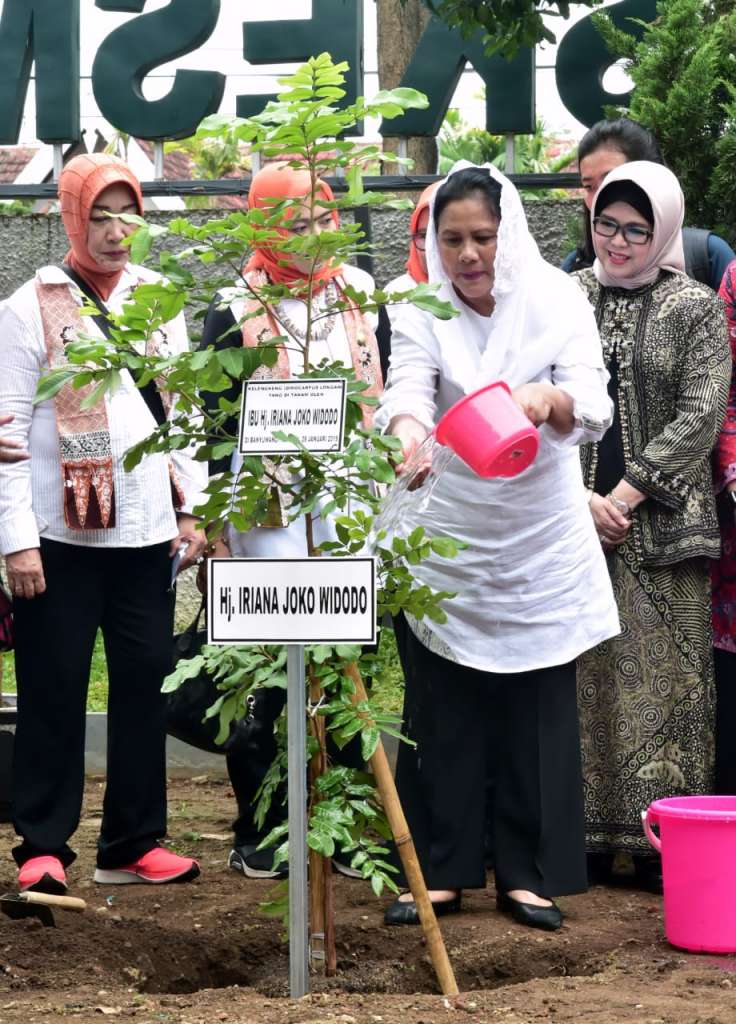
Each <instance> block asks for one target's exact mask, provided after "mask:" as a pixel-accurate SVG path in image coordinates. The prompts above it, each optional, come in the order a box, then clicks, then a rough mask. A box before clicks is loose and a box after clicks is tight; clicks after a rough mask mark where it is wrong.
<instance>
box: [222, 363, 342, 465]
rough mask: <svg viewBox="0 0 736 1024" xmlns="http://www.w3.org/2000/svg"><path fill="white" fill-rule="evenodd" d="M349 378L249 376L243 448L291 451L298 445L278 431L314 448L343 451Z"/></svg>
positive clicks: (250, 452)
mask: <svg viewBox="0 0 736 1024" xmlns="http://www.w3.org/2000/svg"><path fill="white" fill-rule="evenodd" d="M346 396H347V381H346V380H344V379H343V378H340V377H329V378H320V379H318V380H317V379H315V380H251V381H247V382H246V383H245V384H244V385H243V405H242V408H241V413H240V444H239V446H238V447H239V451H240V452H241V453H242V454H243V455H290V454H291V453H292V452H294V451H297V450H298V449H297V448H296V446H295V445H293V444H287V443H285V442H284V441H279V440H278V439H277V438H275V437H274V436H273V434H274V431H275V430H280V431H282V432H283V433H285V434H294V436H295V437H298V438H299V441H300V443H301V444H302V445H304V447H305V448H306V449H307V450H308V451H310V452H339V451H341V450H342V441H343V429H344V425H345V401H346Z"/></svg>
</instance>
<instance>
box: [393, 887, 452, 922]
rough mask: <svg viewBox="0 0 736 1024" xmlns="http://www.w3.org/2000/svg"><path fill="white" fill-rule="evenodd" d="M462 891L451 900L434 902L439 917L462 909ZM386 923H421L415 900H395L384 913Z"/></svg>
mask: <svg viewBox="0 0 736 1024" xmlns="http://www.w3.org/2000/svg"><path fill="white" fill-rule="evenodd" d="M460 897H461V893H458V894H457V896H453V897H452V899H451V900H437V901H436V902H434V901H433V902H432V906H433V907H434V912H435V915H436V916H437V917H444V915H445V914H457V912H458V911H459V910H460ZM383 923H384V924H419V913H418V912H417V905H416V903H415V902H414V900H394V902H393V903H392V904H391V906H390V907H389V908H388V910H387V911H386V913H385V914H384V915H383Z"/></svg>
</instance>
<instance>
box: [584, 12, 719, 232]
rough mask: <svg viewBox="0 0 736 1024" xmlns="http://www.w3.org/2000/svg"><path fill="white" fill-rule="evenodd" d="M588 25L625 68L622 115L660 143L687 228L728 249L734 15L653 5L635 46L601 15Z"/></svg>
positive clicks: (615, 110)
mask: <svg viewBox="0 0 736 1024" xmlns="http://www.w3.org/2000/svg"><path fill="white" fill-rule="evenodd" d="M595 23H596V26H597V27H598V30H599V31H600V33H601V35H602V36H603V38H604V40H605V41H606V43H607V45H608V48H609V49H610V50H611V52H612V53H615V54H616V55H617V56H620V55H623V56H624V57H625V58H626V60H627V62H628V67H627V70H628V73H629V75H630V76H631V79H632V81H633V82H634V86H635V88H634V91H633V94H632V99H631V105H630V107H629V108H628V109H624V108H614V109H612V110H611V114H613V115H614V116H615V115H618V114H620V113H625V114H628V116H630V117H633V118H635V119H636V120H637V121H641V123H642V124H644V125H646V126H647V128H649V129H651V131H653V132H654V134H655V136H656V137H657V141H658V142H659V144H660V147H661V149H662V153H663V155H664V159H665V162H666V163H667V165H668V166H669V167H670V168H671V169H672V170H673V171H674V173H675V174H676V175H677V177H678V178H679V180H680V184H681V185H682V189H683V192H684V193H685V209H686V220H687V223H688V224H692V225H695V226H697V227H704V228H709V229H710V230H713V231H716V232H717V233H718V234H722V235H724V236H725V237H726V238H727V239H728V240H729V241H730V242H731V244H734V243H735V242H736V205H735V204H734V201H733V196H734V188H733V169H734V158H736V56H735V55H736V10H734V6H733V4H732V3H730V2H723V0H720V2H719V0H660V2H659V3H658V4H657V18H656V20H655V21H653V22H652V23H651V24H647V23H642V28H643V36H642V38H641V40H640V41H639V42H637V41H636V40H635V39H634V37H633V36H631V35H629V34H628V33H627V32H625V31H621V30H618V29H616V28H615V27H614V26H613V25H612V23H611V22H610V20H609V19H608V18H607V17H606V16H605V15H604V14H601V15H596V17H595Z"/></svg>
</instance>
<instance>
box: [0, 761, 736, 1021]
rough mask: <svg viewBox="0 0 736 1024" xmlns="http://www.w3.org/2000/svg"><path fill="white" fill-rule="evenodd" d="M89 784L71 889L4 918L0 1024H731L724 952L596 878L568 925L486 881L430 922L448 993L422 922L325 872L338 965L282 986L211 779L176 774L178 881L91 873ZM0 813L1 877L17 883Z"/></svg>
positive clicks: (225, 804) (92, 791) (270, 938)
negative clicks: (503, 903)
mask: <svg viewBox="0 0 736 1024" xmlns="http://www.w3.org/2000/svg"><path fill="white" fill-rule="evenodd" d="M101 802H102V786H101V783H100V781H99V780H95V779H91V780H89V784H88V787H87V799H86V803H85V808H84V812H83V820H82V824H81V826H80V829H79V832H78V833H77V836H76V838H75V844H76V849H77V850H78V851H79V859H78V860H77V862H76V863H75V864H74V865H73V866H72V868H71V870H70V882H71V885H70V894H75V895H79V896H82V897H84V898H85V899H86V900H87V903H88V909H87V911H86V912H85V913H84V914H82V915H78V914H71V913H59V912H57V914H56V922H57V927H56V928H44V927H43V926H42V925H41V923H40V922H39V921H36V920H34V919H26V920H21V921H11V920H10V919H8V918H6V917H4V916H0V1024H20V1022H24V1024H25V1022H34V1024H35V1022H43V1021H56V1020H58V1018H60V1017H62V1018H71V1019H74V1020H75V1021H80V1022H85V1024H86V1022H90V1024H92V1022H99V1021H101V1020H104V1019H105V1018H107V1017H109V1018H110V1019H115V1018H129V1019H132V1020H134V1021H136V1022H138V1024H212V1022H219V1021H225V1022H232V1024H399V1022H400V1024H464V1022H467V1024H472V1022H479V1024H480V1022H499V1024H530V1022H536V1021H550V1022H557V1024H562V1022H568V1021H576V1022H578V1024H629V1022H631V1024H634V1022H636V1024H734V1022H736V957H707V956H694V955H689V954H686V953H683V952H681V951H678V950H675V949H673V948H672V947H670V946H668V945H667V943H666V941H665V939H664V935H663V929H662V914H661V902H660V900H659V899H658V898H657V897H655V896H651V895H647V894H643V893H639V892H635V891H633V890H630V889H626V888H623V887H620V888H615V889H610V888H602V887H598V888H595V889H592V890H591V891H590V892H589V893H588V894H586V895H584V896H577V897H573V898H566V899H562V900H560V905H561V907H562V909H563V910H564V912H565V914H566V923H565V925H564V927H563V928H562V929H561V931H559V932H557V933H552V934H550V933H545V932H536V931H533V930H531V929H527V928H523V927H521V926H519V925H516V924H514V923H513V922H511V921H510V920H509V919H508V918H506V917H502V916H500V915H499V914H497V913H496V910H495V902H494V899H493V895H492V891H493V890H492V884H490V885H489V889H488V890H487V891H485V892H472V893H469V894H467V895H466V897H465V899H464V906H465V908H466V909H465V912H464V913H462V914H460V915H458V916H456V917H450V918H445V919H443V920H442V922H441V923H442V928H443V933H444V935H445V939H446V942H447V947H448V950H449V953H450V957H451V959H452V962H453V965H454V969H455V972H456V975H457V979H458V983H459V986H460V989H461V991H462V993H463V994H462V996H460V998H458V999H447V1000H446V999H445V998H444V997H443V996H441V995H438V994H437V989H436V985H435V980H434V974H433V971H432V968H431V965H430V964H429V960H428V957H427V953H426V948H425V946H424V944H423V941H422V937H421V932H420V931H419V930H418V929H415V928H386V927H385V926H384V925H383V920H382V913H383V908H384V906H385V905H386V904H387V902H388V898H387V899H384V900H376V899H375V898H374V897H373V895H372V893H371V891H370V888H369V887H368V886H367V885H365V884H363V883H361V882H356V881H353V880H350V879H346V878H343V877H341V876H338V877H337V879H336V908H337V942H338V961H339V963H338V976H337V977H336V978H333V979H323V978H317V977H315V978H313V979H312V988H313V992H312V994H311V995H309V996H307V997H305V998H304V999H302V1000H298V1001H294V1000H290V999H289V998H288V959H287V947H286V946H285V944H284V942H283V941H282V936H281V925H280V922H278V921H274V920H272V919H270V918H266V917H264V916H263V915H262V914H260V912H259V911H258V903H259V901H261V900H263V899H264V898H266V897H267V896H268V894H269V892H270V891H271V889H272V886H273V883H272V882H268V881H263V882H261V881H250V880H246V879H243V878H242V876H239V875H236V874H235V873H234V872H232V871H229V870H228V869H227V868H226V866H225V864H226V858H227V853H228V851H229V849H230V847H229V839H230V836H229V827H228V826H229V822H230V819H231V817H232V814H233V806H234V801H233V798H232V793H231V792H230V790H229V788H228V786H227V784H226V783H225V782H223V781H221V780H215V779H206V778H203V779H200V780H172V783H171V788H170V841H171V843H172V845H173V846H174V847H175V848H176V849H177V850H179V851H180V852H188V853H191V854H193V855H195V856H197V857H198V858H199V859H200V862H201V864H202V876H201V877H200V878H199V879H198V880H197V881H196V882H194V883H191V884H189V885H183V886H160V887H153V886H121V887H113V886H97V885H94V884H93V882H92V881H91V876H92V871H93V868H94V844H95V839H96V833H97V828H98V825H99V815H100V807H101ZM12 845H13V836H12V829H11V828H10V827H9V826H0V891H10V890H12V889H13V888H14V883H15V874H14V870H13V865H12V862H11V860H10V856H9V850H10V847H11V846H12Z"/></svg>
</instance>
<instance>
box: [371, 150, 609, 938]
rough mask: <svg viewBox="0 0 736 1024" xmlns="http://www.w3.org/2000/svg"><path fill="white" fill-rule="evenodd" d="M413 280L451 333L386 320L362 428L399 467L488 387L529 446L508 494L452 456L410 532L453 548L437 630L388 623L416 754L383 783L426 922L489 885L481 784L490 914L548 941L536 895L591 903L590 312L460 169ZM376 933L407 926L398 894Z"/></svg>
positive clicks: (511, 192)
mask: <svg viewBox="0 0 736 1024" xmlns="http://www.w3.org/2000/svg"><path fill="white" fill-rule="evenodd" d="M427 264H428V274H429V282H430V283H434V284H439V285H440V289H439V295H440V297H441V298H443V299H445V300H448V301H450V302H452V303H453V304H454V305H455V307H456V309H457V310H458V312H459V316H457V317H456V318H454V319H452V320H448V321H440V320H438V319H435V318H434V317H433V316H432V315H431V314H429V313H425V312H423V311H422V310H419V309H417V308H416V307H407V308H406V309H405V310H403V311H402V312H401V314H400V315H398V316H397V317H396V318H395V321H394V325H393V336H392V356H391V370H390V373H389V380H388V386H387V390H386V392H385V393H384V396H383V398H382V401H381V408H380V411H379V415H378V420H377V422H379V423H380V424H382V425H385V426H386V428H387V429H388V430H389V431H390V432H391V433H393V434H395V435H396V436H398V437H399V438H400V439H401V440H402V442H403V451H404V456H405V458H409V457H410V456H411V455H412V453H413V452H414V451H415V450H416V448H417V447H418V446H419V445H420V444H421V443H422V441H423V440H424V439H425V438H426V436H427V434H428V432H429V431H430V430H431V429H432V427H433V425H434V424H435V423H436V422H437V420H438V419H439V417H440V416H441V415H442V414H443V413H444V412H445V411H446V410H447V409H448V408H449V407H450V406H451V405H452V404H453V403H454V402H456V401H457V400H458V399H459V398H461V397H462V396H463V395H466V394H469V393H471V392H473V391H475V390H476V389H478V388H479V387H481V386H483V385H485V384H489V383H491V382H493V381H497V380H503V381H505V382H506V383H507V384H508V386H509V387H510V388H511V390H512V393H513V397H514V399H515V401H516V402H517V404H518V405H519V406H520V407H521V408H522V410H523V411H524V412H525V413H526V415H527V416H528V417H529V419H530V420H531V421H532V422H533V423H534V424H535V425H536V426H537V427H538V428H539V433H540V448H539V453H538V455H537V457H536V460H535V461H534V462H533V463H532V465H531V466H530V467H529V468H528V469H526V470H525V471H524V472H523V473H521V474H520V475H518V476H516V477H512V478H503V479H501V478H496V479H482V478H480V477H479V476H476V475H475V474H474V473H473V472H472V471H471V470H470V469H469V468H468V467H467V466H466V465H465V464H464V463H463V462H462V461H461V460H460V459H459V458H456V459H454V460H453V462H452V463H451V464H450V466H449V468H448V469H447V470H446V471H445V472H444V474H443V475H442V476H441V477H440V478H439V479H438V480H437V481H436V485H435V487H434V490H433V491H432V494H431V497H430V499H429V502H428V504H426V506H425V507H423V509H422V511H421V515H420V516H418V517H417V523H419V522H421V525H422V526H424V527H425V528H426V529H427V532H428V533H442V534H448V535H450V536H453V537H455V538H457V539H459V540H462V541H464V542H465V543H466V544H467V547H466V548H465V549H464V550H463V551H461V552H460V554H459V556H458V557H457V558H454V559H444V558H440V557H438V556H435V555H433V556H432V557H431V558H430V559H429V560H428V561H426V562H423V563H422V564H421V565H419V566H417V567H416V568H415V570H414V571H415V572H416V574H417V576H418V578H419V579H420V581H421V582H423V583H426V584H428V585H429V586H431V587H432V588H433V589H435V590H447V591H451V592H454V593H455V594H456V596H455V597H454V598H452V599H451V600H448V601H447V602H446V603H445V610H446V613H447V621H446V622H444V623H435V622H431V623H427V622H425V621H415V620H413V619H409V618H408V617H407V619H405V620H403V622H402V621H401V620H400V622H399V623H398V626H397V629H398V634H399V641H400V650H401V654H402V663H403V668H404V673H405V676H406V697H405V706H404V728H405V730H406V732H407V733H408V735H409V737H410V738H411V739H412V740H414V741H415V743H416V747H410V746H408V745H405V744H402V745H401V749H400V753H399V762H398V768H397V783H398V787H399V792H400V795H401V799H402V802H403V805H404V808H405V811H406V814H407V818H408V820H409V824H410V827H411V830H412V834H413V836H414V840H415V843H416V845H417V849H418V851H419V856H420V860H421V864H422V869H423V871H424V874H425V878H426V881H427V885H428V887H429V889H430V895H431V898H432V899H433V902H434V903H435V909H436V911H437V912H439V913H448V912H451V911H453V910H457V909H459V906H460V895H461V890H462V889H464V888H478V887H483V886H484V885H485V866H484V844H483V830H484V811H485V807H484V804H485V792H486V786H485V780H486V774H487V771H489V770H492V772H493V774H495V783H496V786H495V808H494V832H495V835H494V855H495V872H496V888H497V900H498V908H499V910H501V911H502V912H505V913H509V914H511V915H512V916H513V917H514V918H515V919H516V920H518V921H520V922H522V923H524V924H528V925H530V926H533V927H541V928H547V929H554V928H558V927H559V926H560V924H561V923H562V914H561V912H560V910H559V908H558V907H557V906H556V905H555V904H554V903H553V902H552V900H551V897H553V896H559V895H565V894H570V893H575V892H580V891H582V890H584V889H585V888H586V869H585V851H584V825H583V804H582V781H581V774H580V748H579V735H578V720H577V707H576V687H575V659H576V658H577V656H578V655H579V654H581V653H582V652H583V651H586V650H588V649H589V648H591V647H593V646H595V645H596V644H598V643H600V642H601V641H603V640H605V639H607V638H608V637H611V636H614V635H615V634H616V633H617V632H618V630H619V623H618V616H617V613H616V607H615V603H614V600H613V594H612V591H611V586H610V582H609V579H608V573H607V572H606V565H605V559H604V556H603V553H602V551H601V549H600V544H599V542H598V540H597V538H596V533H595V529H594V527H593V523H592V520H591V516H590V512H589V509H588V505H587V499H586V494H585V489H584V487H583V481H582V476H581V471H580V463H579V458H578V452H577V445H579V444H580V443H582V442H584V441H590V440H595V439H598V438H600V437H601V436H602V434H603V433H604V431H605V430H606V428H607V427H608V425H609V423H610V419H611V402H610V400H609V398H608V395H607V392H606V380H607V375H606V372H605V369H604V366H603V359H602V354H601V346H600V341H599V338H598V333H597V330H596V326H595V320H594V316H593V311H592V309H591V307H590V306H589V304H588V303H587V302H586V300H585V298H584V297H583V296H582V295H581V294H580V291H579V289H578V288H577V287H576V286H575V284H574V282H571V281H570V280H569V278H567V277H566V276H565V275H564V274H563V273H562V272H561V271H559V270H557V269H555V268H553V267H552V266H550V265H549V264H548V263H546V262H545V261H544V260H543V259H542V257H541V256H540V254H539V251H538V249H537V246H536V244H535V242H534V240H533V239H532V237H531V235H530V234H529V230H528V228H527V224H526V218H525V216H524V212H523V208H522V205H521V201H520V199H519V196H518V193H517V191H516V189H515V188H514V186H513V185H512V184H511V182H510V181H509V180H508V179H507V178H505V177H504V176H503V175H501V174H500V173H498V172H497V171H496V170H495V169H494V168H492V167H482V168H480V167H473V166H470V165H465V166H460V167H458V168H457V169H456V170H453V172H451V173H450V175H449V176H448V178H447V179H446V180H445V182H444V183H443V184H442V185H441V186H440V188H439V189H438V191H437V192H436V194H435V196H434V197H433V199H432V204H431V214H430V221H429V226H428V230H427ZM403 525H405V526H409V528H411V526H412V525H414V524H413V523H408V524H403ZM491 727H492V728H491ZM491 735H493V737H496V739H494V740H492V739H491ZM489 758H490V759H491V761H489ZM386 920H387V922H388V923H393V924H403V923H414V922H416V921H417V914H416V908H415V905H414V903H413V902H412V901H411V898H410V896H409V895H408V894H405V895H404V896H402V897H400V898H399V899H398V900H396V902H395V903H394V904H393V905H392V906H391V907H390V908H389V909H388V911H387V913H386Z"/></svg>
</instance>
